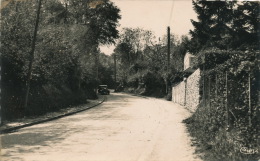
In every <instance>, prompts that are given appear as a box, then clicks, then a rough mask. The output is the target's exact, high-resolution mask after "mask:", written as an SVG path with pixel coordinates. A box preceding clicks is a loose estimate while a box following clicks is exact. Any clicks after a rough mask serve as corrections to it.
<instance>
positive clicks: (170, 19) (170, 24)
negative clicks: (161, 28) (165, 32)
mask: <svg viewBox="0 0 260 161" xmlns="http://www.w3.org/2000/svg"><path fill="white" fill-rule="evenodd" d="M173 8H174V0H172V7H171V12H170V19H169V26H170V25H171V20H172V11H173Z"/></svg>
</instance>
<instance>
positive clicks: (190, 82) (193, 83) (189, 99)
mask: <svg viewBox="0 0 260 161" xmlns="http://www.w3.org/2000/svg"><path fill="white" fill-rule="evenodd" d="M199 80H200V70H199V69H197V70H196V71H195V72H194V73H193V74H192V75H190V76H189V77H188V78H187V85H186V104H185V106H186V107H187V108H188V109H190V110H191V111H195V110H196V108H197V105H198V104H199V97H200V95H199Z"/></svg>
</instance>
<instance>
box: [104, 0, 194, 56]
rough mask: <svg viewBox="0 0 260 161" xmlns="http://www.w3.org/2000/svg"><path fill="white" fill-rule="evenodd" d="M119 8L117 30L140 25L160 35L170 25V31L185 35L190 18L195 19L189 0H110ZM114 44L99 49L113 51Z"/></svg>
mask: <svg viewBox="0 0 260 161" xmlns="http://www.w3.org/2000/svg"><path fill="white" fill-rule="evenodd" d="M111 1H112V2H114V4H115V5H116V6H117V7H118V8H119V9H120V10H121V11H120V15H121V16H122V17H121V20H119V24H120V26H119V27H118V29H119V31H121V30H122V28H124V27H132V28H136V27H140V28H143V29H146V30H151V31H153V32H154V34H155V36H156V37H157V38H159V37H162V36H163V35H165V34H166V32H167V27H168V26H170V30H171V33H173V34H175V35H178V36H181V35H187V34H188V33H189V30H190V29H193V26H192V24H191V21H190V20H191V19H193V20H197V15H196V13H195V11H194V10H193V8H192V1H191V0H111ZM114 48H115V47H114V46H103V47H101V48H100V49H101V51H102V52H104V53H105V54H107V55H110V54H112V53H113V50H114Z"/></svg>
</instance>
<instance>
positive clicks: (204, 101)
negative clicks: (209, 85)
mask: <svg viewBox="0 0 260 161" xmlns="http://www.w3.org/2000/svg"><path fill="white" fill-rule="evenodd" d="M203 106H204V108H205V107H206V100H205V63H203Z"/></svg>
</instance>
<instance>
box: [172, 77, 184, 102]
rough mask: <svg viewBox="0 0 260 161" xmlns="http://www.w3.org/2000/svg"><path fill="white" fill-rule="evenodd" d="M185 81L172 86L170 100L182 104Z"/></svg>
mask: <svg viewBox="0 0 260 161" xmlns="http://www.w3.org/2000/svg"><path fill="white" fill-rule="evenodd" d="M184 97H185V82H181V83H179V84H178V85H176V86H174V87H172V101H173V102H175V103H178V104H180V105H183V106H184V103H185V101H184Z"/></svg>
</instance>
